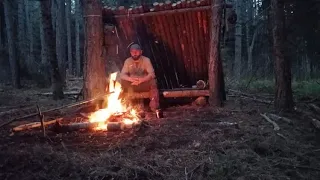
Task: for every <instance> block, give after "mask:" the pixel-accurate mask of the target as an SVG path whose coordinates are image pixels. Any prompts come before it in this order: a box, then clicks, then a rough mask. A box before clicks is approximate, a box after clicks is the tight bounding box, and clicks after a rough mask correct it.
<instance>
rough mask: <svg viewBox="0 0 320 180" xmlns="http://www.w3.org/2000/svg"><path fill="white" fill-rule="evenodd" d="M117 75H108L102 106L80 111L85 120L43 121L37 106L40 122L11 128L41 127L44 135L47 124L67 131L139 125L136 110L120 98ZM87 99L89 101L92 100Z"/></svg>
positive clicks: (113, 128)
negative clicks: (74, 121) (96, 108)
mask: <svg viewBox="0 0 320 180" xmlns="http://www.w3.org/2000/svg"><path fill="white" fill-rule="evenodd" d="M117 75H118V73H117V72H115V73H112V74H111V75H110V77H109V89H108V91H109V92H108V95H106V96H104V97H105V99H104V100H105V101H104V102H105V103H104V107H103V108H101V109H99V110H96V111H95V112H92V113H90V114H89V115H85V114H83V113H82V116H85V117H86V120H85V121H82V122H78V123H70V122H69V121H68V123H63V122H61V121H62V119H64V118H58V119H56V120H52V121H44V115H43V114H42V112H41V111H40V109H39V107H38V113H36V114H33V115H37V116H38V117H39V119H40V122H33V123H28V124H23V125H19V126H17V127H14V128H13V129H12V130H13V131H14V132H18V131H23V130H27V129H32V128H37V127H42V131H43V133H44V135H45V127H46V126H49V125H53V126H52V127H51V128H50V129H51V130H53V131H56V132H69V131H77V130H80V129H88V130H94V131H119V130H125V129H132V128H134V127H139V125H140V124H141V123H142V119H141V118H140V117H139V115H138V113H137V111H136V110H135V109H134V107H133V106H132V105H131V104H129V105H127V103H126V102H125V101H124V100H123V99H121V98H120V94H121V91H122V88H121V84H120V83H119V82H118V81H117V80H116V79H117ZM95 99H96V98H95ZM89 101H90V102H91V101H92V100H89ZM89 101H84V102H80V103H76V104H72V105H67V106H65V107H74V106H76V105H81V104H83V103H87V102H89ZM60 108H61V107H60ZM60 108H59V109H60ZM53 110H55V109H53ZM50 111H52V110H47V112H50ZM33 115H32V116H33Z"/></svg>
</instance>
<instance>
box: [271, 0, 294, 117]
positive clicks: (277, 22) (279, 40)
mask: <svg viewBox="0 0 320 180" xmlns="http://www.w3.org/2000/svg"><path fill="white" fill-rule="evenodd" d="M271 10H272V13H273V22H274V24H273V31H272V32H273V48H274V55H275V76H276V77H275V79H276V94H275V104H274V105H275V108H276V109H277V110H289V111H290V110H292V109H293V105H294V104H293V97H292V89H291V62H290V59H289V58H288V56H287V54H286V53H287V52H286V48H285V44H284V43H285V37H286V35H285V32H284V30H285V29H284V27H285V17H284V16H285V14H284V2H283V0H271Z"/></svg>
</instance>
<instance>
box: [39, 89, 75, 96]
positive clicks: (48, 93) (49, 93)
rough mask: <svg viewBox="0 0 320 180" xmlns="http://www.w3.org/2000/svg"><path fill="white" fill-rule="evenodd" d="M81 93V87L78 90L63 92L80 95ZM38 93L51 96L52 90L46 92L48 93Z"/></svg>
mask: <svg viewBox="0 0 320 180" xmlns="http://www.w3.org/2000/svg"><path fill="white" fill-rule="evenodd" d="M80 93H81V89H79V90H78V91H67V92H63V94H64V95H78V94H80ZM38 95H43V96H51V95H52V92H46V93H40V94H38Z"/></svg>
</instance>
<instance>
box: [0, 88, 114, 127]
mask: <svg viewBox="0 0 320 180" xmlns="http://www.w3.org/2000/svg"><path fill="white" fill-rule="evenodd" d="M112 93H113V92H110V93H107V94H105V95H102V96H98V97H96V98H92V99H89V100H85V101H80V102H77V103H73V104H68V105H65V106H60V107H57V108H53V109H48V110H44V111H42V114H45V113H49V112H52V111H56V110H60V109H66V108H71V107H76V106H80V105H83V104H88V103H92V102H94V101H98V100H101V99H103V98H105V97H107V96H109V95H110V94H112ZM38 114H39V113H38V112H36V113H32V114H28V115H25V116H22V117H18V118H13V119H10V120H8V121H6V122H3V123H2V124H0V127H2V126H5V125H7V124H10V123H12V122H14V121H17V120H20V119H26V118H30V117H34V116H37V115H38Z"/></svg>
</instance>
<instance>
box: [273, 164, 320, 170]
mask: <svg viewBox="0 0 320 180" xmlns="http://www.w3.org/2000/svg"><path fill="white" fill-rule="evenodd" d="M275 166H287V167H292V168H295V169H296V168H299V169H308V170H313V171H320V169H319V168H314V167H309V166H295V165H291V164H283V163H279V164H276V165H275Z"/></svg>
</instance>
